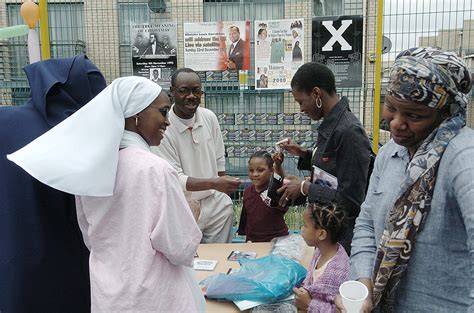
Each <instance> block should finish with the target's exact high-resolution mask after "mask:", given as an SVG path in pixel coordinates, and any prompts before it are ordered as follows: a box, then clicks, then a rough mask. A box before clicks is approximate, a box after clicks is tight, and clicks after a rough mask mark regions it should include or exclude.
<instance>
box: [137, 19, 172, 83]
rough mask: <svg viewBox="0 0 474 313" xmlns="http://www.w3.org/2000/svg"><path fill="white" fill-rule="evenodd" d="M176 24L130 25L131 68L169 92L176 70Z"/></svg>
mask: <svg viewBox="0 0 474 313" xmlns="http://www.w3.org/2000/svg"><path fill="white" fill-rule="evenodd" d="M176 25H177V24H176V22H174V21H170V22H164V23H161V24H136V25H133V24H132V25H131V26H130V37H131V41H132V43H131V50H132V69H133V75H134V76H142V77H146V78H149V79H150V80H152V81H153V82H156V83H157V84H159V85H160V86H161V87H163V88H165V89H169V87H170V85H171V75H172V74H173V72H174V71H175V70H176V68H177V57H176V52H177V51H176V50H177V33H176V28H177V26H176Z"/></svg>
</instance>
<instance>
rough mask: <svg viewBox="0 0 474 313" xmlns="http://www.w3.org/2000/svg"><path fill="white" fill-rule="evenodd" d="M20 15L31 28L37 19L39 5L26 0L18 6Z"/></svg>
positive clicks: (34, 25)
mask: <svg viewBox="0 0 474 313" xmlns="http://www.w3.org/2000/svg"><path fill="white" fill-rule="evenodd" d="M20 15H21V17H22V18H23V19H24V20H25V22H26V24H27V25H28V27H29V28H30V29H33V28H35V27H36V23H38V21H39V6H38V5H37V4H36V3H34V2H33V1H31V0H26V1H25V2H23V4H22V5H21V7H20Z"/></svg>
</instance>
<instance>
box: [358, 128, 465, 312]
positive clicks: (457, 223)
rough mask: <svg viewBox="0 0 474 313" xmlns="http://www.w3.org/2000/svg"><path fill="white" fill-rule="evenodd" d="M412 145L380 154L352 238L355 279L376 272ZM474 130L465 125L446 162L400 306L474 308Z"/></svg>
mask: <svg viewBox="0 0 474 313" xmlns="http://www.w3.org/2000/svg"><path fill="white" fill-rule="evenodd" d="M409 161H410V160H409V155H408V150H407V149H406V148H404V147H402V146H399V145H397V144H396V143H395V142H394V141H393V140H390V141H389V142H388V143H387V144H386V145H385V146H384V147H382V149H380V152H379V155H378V156H377V159H376V162H375V167H374V171H373V174H372V176H371V178H370V185H369V190H368V193H367V197H366V199H365V201H364V203H363V204H362V206H361V212H360V215H359V217H358V218H357V221H356V226H355V229H354V238H353V240H352V254H351V259H350V261H351V273H350V277H351V279H358V278H361V277H372V271H373V263H374V259H375V252H376V250H377V247H378V244H379V240H380V238H381V236H382V232H383V228H384V223H385V218H386V216H387V214H388V212H389V211H390V209H391V208H392V206H393V204H394V202H395V201H396V200H397V198H398V197H399V196H400V194H401V193H402V192H403V191H404V190H401V189H402V188H401V182H402V181H403V180H404V179H403V178H404V177H405V175H406V174H407V166H408V163H409ZM473 252H474V131H473V130H472V129H470V128H468V127H464V128H463V129H461V131H460V133H459V134H458V135H457V136H456V137H455V138H453V139H452V140H451V141H450V143H449V145H448V147H447V148H446V150H445V152H444V154H443V157H442V159H441V162H440V166H439V170H438V176H437V181H436V186H435V189H434V193H433V201H432V207H431V211H430V213H429V215H428V217H427V220H426V223H425V225H424V229H422V230H421V232H420V233H419V234H418V237H417V240H416V246H415V248H414V251H413V253H412V255H411V259H410V261H409V263H408V269H407V270H406V272H405V275H404V277H403V278H402V281H401V285H400V287H399V289H398V292H397V294H396V306H395V307H396V312H430V313H431V312H456V313H457V312H467V311H469V312H474V305H473V298H474V281H473V277H474V255H473Z"/></svg>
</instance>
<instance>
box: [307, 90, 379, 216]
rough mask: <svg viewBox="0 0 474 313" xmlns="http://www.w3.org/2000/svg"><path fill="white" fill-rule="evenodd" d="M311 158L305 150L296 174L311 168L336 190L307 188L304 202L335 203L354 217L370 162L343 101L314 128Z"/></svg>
mask: <svg viewBox="0 0 474 313" xmlns="http://www.w3.org/2000/svg"><path fill="white" fill-rule="evenodd" d="M316 148H317V150H316V152H315V154H314V157H313V156H312V151H311V150H308V151H307V152H306V155H305V156H304V157H303V158H300V159H299V160H298V169H299V170H311V169H312V165H313V164H314V165H316V166H317V167H319V168H321V169H323V170H325V171H326V172H328V173H330V174H332V175H334V176H336V177H337V183H338V187H337V190H334V189H331V188H329V187H325V186H320V185H318V184H311V186H310V188H309V192H308V201H309V202H315V201H323V202H328V201H331V202H338V203H340V204H342V205H343V206H344V207H345V208H346V210H347V212H348V213H349V215H350V216H351V217H357V215H358V214H359V208H360V205H361V203H362V201H364V197H365V190H366V185H367V176H368V171H369V161H370V152H371V150H370V143H369V139H368V138H367V135H366V133H365V130H364V128H363V127H362V124H361V123H360V121H359V119H358V118H357V117H356V116H355V115H354V114H353V113H352V112H351V111H350V109H349V102H348V100H347V98H346V97H342V98H341V100H340V101H339V102H338V103H337V104H336V105H335V106H334V107H333V109H332V110H331V111H330V112H329V114H328V116H327V117H325V118H324V120H323V122H322V123H321V125H320V126H319V128H318V139H317V142H316Z"/></svg>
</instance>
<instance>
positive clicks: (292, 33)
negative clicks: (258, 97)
mask: <svg viewBox="0 0 474 313" xmlns="http://www.w3.org/2000/svg"><path fill="white" fill-rule="evenodd" d="M254 29H255V38H256V40H255V42H256V44H255V88H256V89H290V82H291V78H292V77H293V75H294V73H295V72H296V70H297V69H298V68H299V67H300V66H301V65H302V64H303V63H304V20H303V19H286V20H262V21H255V24H254Z"/></svg>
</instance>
